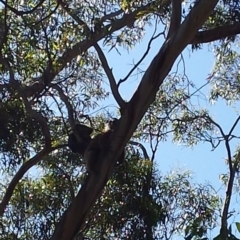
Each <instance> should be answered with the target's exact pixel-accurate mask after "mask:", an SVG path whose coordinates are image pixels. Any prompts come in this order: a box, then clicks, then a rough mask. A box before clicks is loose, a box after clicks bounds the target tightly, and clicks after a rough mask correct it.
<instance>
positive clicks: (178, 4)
mask: <svg viewBox="0 0 240 240" xmlns="http://www.w3.org/2000/svg"><path fill="white" fill-rule="evenodd" d="M181 16H182V0H172V15H171V22H170V27H169V31H168V36H167V39H169V38H170V37H171V36H172V35H173V34H174V33H175V32H176V31H177V30H178V28H179V26H180V23H181Z"/></svg>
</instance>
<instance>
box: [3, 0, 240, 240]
mask: <svg viewBox="0 0 240 240" xmlns="http://www.w3.org/2000/svg"><path fill="white" fill-rule="evenodd" d="M181 2H182V3H181ZM215 5H216V6H215ZM239 9H240V2H239V1H238V0H220V1H216V0H212V1H206V0H199V1H170V0H156V1H152V0H148V1H146V0H144V1H131V0H123V1H120V2H119V1H115V0H111V1H99V2H94V1H68V0H66V1H62V0H58V1H52V0H43V1H39V2H38V1H33V0H29V1H12V0H10V1H2V0H1V5H0V111H1V114H0V124H1V131H0V151H1V155H0V171H1V188H0V195H1V199H2V201H1V204H0V215H1V224H0V233H1V237H0V239H42V240H44V239H53V240H54V239H59V240H61V239H73V238H75V239H77V238H78V239H113V238H114V239H149V240H151V239H173V238H175V237H177V236H181V237H182V238H184V239H189V240H190V239H209V236H212V235H211V233H212V232H213V230H214V231H217V234H215V232H214V234H215V235H216V236H217V237H215V239H220V238H221V239H227V237H228V239H237V237H236V236H237V235H236V234H235V232H234V231H233V230H232V228H234V229H235V230H236V231H237V232H240V230H239V229H240V227H239V222H238V221H236V222H235V224H230V221H229V218H230V217H231V216H232V215H231V214H232V213H231V211H230V209H231V206H230V203H231V199H232V195H233V194H234V193H235V192H238V185H239V184H238V182H237V176H238V173H239V161H240V160H239V159H240V155H239V150H238V149H233V148H232V145H231V144H232V141H236V142H237V141H238V138H239V135H238V134H236V132H237V131H236V129H237V125H238V122H239V120H240V117H239V116H237V118H236V120H235V122H233V125H232V127H231V129H230V130H229V131H228V132H226V131H224V129H223V127H222V126H221V124H220V123H219V122H218V121H217V120H216V119H215V118H214V117H213V116H212V115H211V111H210V109H209V108H207V107H202V104H198V102H199V101H201V103H203V102H205V103H209V102H210V103H214V102H216V101H219V99H221V100H224V101H227V103H228V104H237V101H238V100H239V70H238V69H239V50H238V46H239V37H238V35H237V34H239V33H240V27H239V21H240V12H239ZM152 29H153V35H152V37H151V39H150V40H149V42H148V46H147V50H146V51H145V52H143V53H141V54H142V57H141V58H140V60H138V61H137V62H136V63H134V65H133V67H132V69H131V70H130V71H129V72H128V73H126V77H123V78H121V79H120V77H119V76H114V74H113V73H114V71H113V69H111V66H109V65H111V64H110V63H108V60H107V56H108V55H107V52H109V51H112V52H113V51H115V52H116V54H119V55H121V53H123V52H124V51H125V50H127V51H128V52H130V51H131V50H133V49H134V48H135V47H136V46H137V45H138V44H143V43H144V42H145V41H146V40H145V39H146V38H145V37H146V35H148V31H150V30H152ZM156 39H157V41H158V42H159V40H161V41H162V42H163V45H162V47H161V49H160V51H158V50H157V51H156V52H158V53H157V55H156V57H155V58H154V59H153V61H152V63H151V64H150V66H149V67H148V68H147V69H141V68H142V65H141V64H142V63H144V62H145V61H146V56H148V54H149V51H150V49H151V44H152V43H153V41H155V40H156ZM179 39H181V40H179ZM210 42H213V44H212V45H211V46H212V49H213V51H214V54H215V57H216V61H215V66H214V69H213V72H212V74H211V75H210V76H209V77H208V79H207V80H208V81H207V82H206V84H204V86H201V87H198V86H197V84H196V83H195V82H193V81H192V80H190V79H188V77H187V76H186V75H185V72H184V69H183V73H182V74H181V73H179V71H180V70H179V69H178V66H179V63H180V62H181V63H182V64H183V66H184V60H183V58H181V59H180V60H179V63H178V64H177V66H174V68H173V69H174V70H173V71H171V72H170V70H171V69H172V67H173V63H174V62H175V60H176V59H177V58H178V56H179V54H181V52H182V51H183V50H184V49H185V47H187V46H188V45H191V46H192V49H194V50H201V48H202V47H203V44H204V43H210ZM154 51H155V50H154ZM105 55H106V56H105ZM123 61H124V60H123ZM120 64H121V65H120ZM184 67H185V66H184ZM119 68H124V65H123V64H122V63H119ZM122 70H124V71H123V74H125V69H122ZM175 70H176V72H174V71H175ZM132 77H136V78H137V80H139V85H138V88H137V89H136V91H135V93H134V94H133V96H132V98H131V99H129V100H128V101H125V100H123V97H122V96H121V95H120V90H119V89H120V88H121V87H122V86H124V87H125V89H126V88H127V87H128V86H129V85H127V84H129V82H130V79H131V78H132ZM116 78H119V79H120V80H119V81H116ZM207 85H208V86H210V97H209V98H208V97H207V96H206V93H202V92H201V89H202V88H203V87H205V86H207ZM200 96H201V97H204V100H202V99H201V100H199V99H200ZM112 99H114V100H115V102H116V103H117V106H116V104H115V103H114V107H113V108H112V106H110V105H109V103H110V104H112V103H113V101H112ZM114 117H117V118H118V119H119V126H118V128H117V129H114V131H113V133H112V135H111V140H113V141H110V146H109V147H108V149H107V151H105V149H104V151H103V152H104V153H103V154H100V153H99V155H100V156H101V158H102V159H101V162H102V165H103V166H104V167H103V170H102V169H100V170H102V172H101V174H100V176H98V178H97V179H95V178H94V177H95V176H90V175H88V174H86V173H85V165H84V161H83V159H82V157H81V156H78V155H77V154H73V153H71V152H70V151H69V149H68V148H67V137H68V134H69V133H70V131H71V129H74V125H75V123H76V122H81V123H83V124H87V125H89V126H91V127H92V128H93V129H94V133H93V135H92V137H93V138H94V137H95V136H96V135H98V134H99V133H101V132H103V129H104V123H106V122H107V121H108V120H111V119H113V118H114ZM171 136H173V137H172V138H170V137H171ZM130 138H131V139H130ZM169 139H171V140H172V141H173V142H174V143H177V144H182V145H185V146H194V145H196V144H199V143H201V142H204V143H210V146H211V148H212V150H215V149H216V148H218V147H219V146H220V144H221V143H222V142H223V143H224V144H225V146H226V152H227V160H226V164H227V167H228V170H229V173H223V174H222V176H223V177H222V180H223V182H224V184H225V185H226V189H227V190H226V195H225V196H224V197H223V198H222V196H219V194H218V192H217V191H215V190H214V189H213V187H212V186H211V185H210V184H195V183H194V182H193V180H192V178H191V176H190V173H189V172H188V171H181V170H179V171H177V172H171V173H168V174H166V173H163V172H162V171H161V172H160V171H159V169H157V167H156V164H155V161H156V160H160V161H165V159H158V157H157V155H156V152H157V150H158V146H159V145H160V144H161V143H162V142H164V141H167V140H169ZM124 147H125V150H126V153H125V158H126V161H125V163H124V164H123V165H122V166H119V167H113V166H114V164H115V163H114V162H113V161H114V159H115V158H116V159H117V157H118V154H119V153H120V152H121V151H122V149H123V148H124ZM150 151H151V156H150V155H149V152H150ZM233 152H234V153H233ZM111 154H112V155H111ZM110 155H111V156H114V159H113V158H111V157H110ZM170 157H171V154H169V158H170ZM110 158H111V159H110ZM166 160H167V159H166ZM160 167H161V165H160ZM94 181H95V182H94ZM92 183H94V184H95V185H94V184H93V185H91V184H92ZM89 186H90V187H89ZM89 188H90V189H89ZM234 191H235V192H234ZM95 202H96V204H95V205H94V203H95ZM74 206H77V208H76V211H74V210H72V209H74ZM221 208H222V210H221V214H219V212H220V210H219V209H221ZM79 209H80V210H79ZM71 211H72V212H71ZM79 212H80V214H79ZM65 217H66V218H65ZM218 222H219V223H220V224H219V225H220V226H218ZM59 229H63V230H60V231H59ZM64 234H65V238H64ZM235 235H236V236H235Z"/></svg>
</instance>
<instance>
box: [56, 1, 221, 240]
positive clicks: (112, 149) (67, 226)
mask: <svg viewBox="0 0 240 240" xmlns="http://www.w3.org/2000/svg"><path fill="white" fill-rule="evenodd" d="M217 2H218V0H211V1H209V0H201V1H199V2H198V3H197V4H196V6H195V7H194V8H193V9H192V10H191V12H190V14H189V15H188V17H187V18H186V19H185V21H184V22H183V23H182V25H181V26H180V28H179V29H178V31H177V32H176V33H175V34H174V35H173V36H172V37H171V38H170V39H169V40H168V41H166V42H165V44H164V45H163V47H162V48H161V50H160V51H159V53H158V54H157V55H156V57H155V58H154V59H153V61H152V63H151V64H150V66H149V68H148V69H147V71H146V72H145V74H144V76H143V79H142V81H141V83H140V85H139V87H138V89H137V91H136V92H135V94H134V95H133V97H132V99H131V100H130V102H129V103H128V104H127V107H126V109H125V111H124V112H123V114H122V117H121V119H120V122H119V127H118V128H117V129H116V131H115V132H114V133H113V135H112V136H111V145H110V146H109V151H107V152H105V151H104V152H103V153H102V154H101V155H100V156H99V159H101V162H102V166H101V167H100V169H99V172H100V174H99V175H97V176H96V175H92V176H91V177H88V178H87V180H86V182H85V184H84V185H83V186H82V188H81V189H80V191H79V193H78V195H77V196H76V198H75V199H74V200H73V202H72V203H71V205H70V206H69V208H68V209H67V210H66V211H65V213H64V214H63V216H62V218H61V221H60V222H59V224H58V225H57V228H56V231H55V233H54V235H53V237H52V240H67V239H68V240H71V239H73V238H74V236H75V235H76V234H77V232H78V231H79V230H80V229H81V227H82V226H83V224H84V220H85V218H86V216H87V214H88V213H89V211H90V210H91V207H92V205H93V204H94V203H95V201H96V199H97V198H98V196H99V195H100V194H101V192H102V190H103V188H104V186H105V184H106V182H107V181H108V179H109V176H110V175H111V173H112V170H113V167H114V165H115V162H116V159H117V158H118V157H119V156H120V154H121V152H122V150H123V148H124V146H125V145H126V143H127V142H128V141H129V139H130V137H131V136H132V134H133V132H134V130H135V129H136V127H137V125H138V123H139V122H140V121H141V119H142V117H143V115H144V114H145V112H146V111H147V109H148V107H149V106H150V104H151V103H152V102H153V101H154V99H155V96H156V93H157V91H158V89H159V86H160V85H161V84H162V82H163V80H164V79H165V77H166V76H167V74H168V73H169V71H170V70H171V68H172V66H173V64H174V62H175V60H176V58H177V57H178V56H179V54H180V53H181V52H182V51H183V50H184V48H185V47H186V46H187V45H188V44H189V42H191V40H192V39H193V37H194V36H195V34H196V32H197V31H198V29H199V28H200V27H201V26H202V24H203V23H204V22H205V21H206V19H207V17H208V16H209V15H210V13H211V12H212V10H213V9H214V7H215V5H216V4H217Z"/></svg>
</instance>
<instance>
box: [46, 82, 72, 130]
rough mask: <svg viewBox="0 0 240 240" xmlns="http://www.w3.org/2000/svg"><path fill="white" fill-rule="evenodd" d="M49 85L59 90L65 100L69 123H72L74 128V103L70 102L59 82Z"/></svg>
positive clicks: (61, 97) (60, 95)
mask: <svg viewBox="0 0 240 240" xmlns="http://www.w3.org/2000/svg"><path fill="white" fill-rule="evenodd" d="M49 86H50V87H52V88H53V89H55V90H56V91H57V92H58V94H59V97H60V99H61V100H62V101H63V102H64V104H65V106H66V108H67V111H68V119H69V123H70V125H71V128H72V129H73V128H74V126H75V119H74V114H73V113H74V109H73V107H72V104H71V103H70V101H69V99H68V97H67V96H66V95H65V93H64V92H63V90H62V88H61V87H59V86H58V85H57V84H50V85H49Z"/></svg>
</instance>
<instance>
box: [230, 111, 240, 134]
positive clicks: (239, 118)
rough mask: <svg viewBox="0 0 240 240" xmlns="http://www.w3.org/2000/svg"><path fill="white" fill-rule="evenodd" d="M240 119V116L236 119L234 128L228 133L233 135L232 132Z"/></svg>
mask: <svg viewBox="0 0 240 240" xmlns="http://www.w3.org/2000/svg"><path fill="white" fill-rule="evenodd" d="M239 120H240V116H239V117H238V118H237V119H236V121H235V122H234V124H233V126H232V128H231V129H230V131H229V133H228V135H229V136H231V135H232V132H233V131H234V129H235V127H236V126H237V124H238V122H239Z"/></svg>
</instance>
